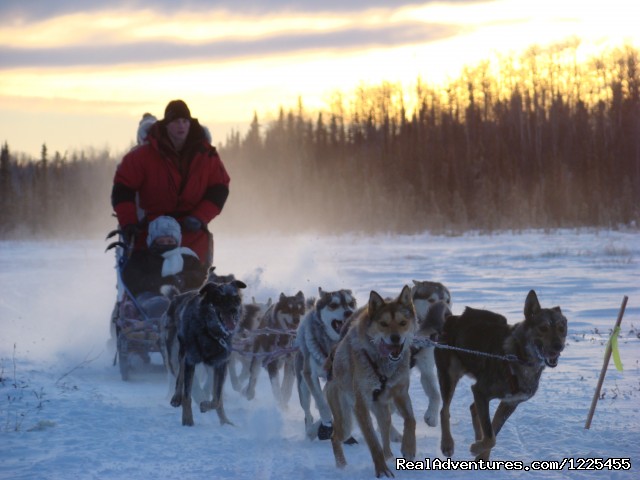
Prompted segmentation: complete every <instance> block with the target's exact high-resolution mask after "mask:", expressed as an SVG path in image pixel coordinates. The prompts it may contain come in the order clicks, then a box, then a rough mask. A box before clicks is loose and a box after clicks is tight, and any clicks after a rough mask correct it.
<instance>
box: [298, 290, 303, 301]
mask: <svg viewBox="0 0 640 480" xmlns="http://www.w3.org/2000/svg"><path fill="white" fill-rule="evenodd" d="M296 298H297V299H299V300H302V301H303V302H304V293H302V290H298V293H296Z"/></svg>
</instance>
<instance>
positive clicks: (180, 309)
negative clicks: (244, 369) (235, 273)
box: [161, 280, 247, 426]
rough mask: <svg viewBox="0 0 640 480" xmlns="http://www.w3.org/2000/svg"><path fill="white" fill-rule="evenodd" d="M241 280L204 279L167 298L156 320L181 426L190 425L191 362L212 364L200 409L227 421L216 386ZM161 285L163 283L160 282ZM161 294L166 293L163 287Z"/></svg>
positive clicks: (228, 346)
mask: <svg viewBox="0 0 640 480" xmlns="http://www.w3.org/2000/svg"><path fill="white" fill-rule="evenodd" d="M246 287H247V286H246V285H245V283H244V282H241V281H240V280H233V281H231V282H229V283H213V282H207V283H204V284H203V286H202V287H201V288H200V290H193V291H190V292H186V293H183V294H180V295H177V296H175V297H173V298H172V300H171V303H170V305H169V308H168V309H167V311H166V313H165V314H164V317H163V321H162V331H161V342H162V343H163V346H162V349H163V357H164V359H165V364H166V366H167V369H168V370H169V371H170V372H171V373H172V374H173V375H174V376H175V377H176V388H175V393H174V394H173V397H172V398H171V405H172V406H173V407H180V406H182V425H188V426H191V425H193V413H192V410H191V389H192V385H193V379H194V372H195V367H196V365H198V364H200V363H204V364H205V365H208V366H210V367H212V368H213V389H212V400H211V401H208V400H205V401H202V402H201V403H200V411H201V412H202V413H204V412H207V411H209V410H216V412H217V413H218V418H219V420H220V423H221V424H225V423H229V424H230V423H231V422H230V421H229V419H228V418H227V416H226V414H225V412H224V405H223V399H222V389H223V386H224V381H225V378H226V374H227V363H228V361H229V356H230V354H231V347H232V340H233V338H232V337H233V333H234V331H235V329H236V326H237V323H238V321H239V319H240V316H241V313H242V294H241V291H240V289H243V288H246ZM163 289H164V287H163ZM163 293H165V295H168V296H171V292H169V291H167V290H163Z"/></svg>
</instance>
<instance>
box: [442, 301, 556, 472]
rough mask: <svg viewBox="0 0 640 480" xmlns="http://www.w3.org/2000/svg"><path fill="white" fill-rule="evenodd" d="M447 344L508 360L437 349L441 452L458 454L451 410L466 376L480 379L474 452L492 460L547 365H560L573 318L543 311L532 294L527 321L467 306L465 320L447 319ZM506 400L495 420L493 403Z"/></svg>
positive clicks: (474, 406)
mask: <svg viewBox="0 0 640 480" xmlns="http://www.w3.org/2000/svg"><path fill="white" fill-rule="evenodd" d="M443 335H444V343H446V344H447V345H450V346H452V347H457V348H464V349H468V350H474V351H478V352H485V353H488V354H491V355H496V356H501V357H507V358H508V360H505V359H499V358H493V357H487V356H482V355H478V354H472V353H466V352H461V351H456V350H450V349H445V348H436V350H435V360H436V366H437V368H438V381H439V383H440V393H441V395H442V403H443V405H442V410H441V411H440V422H441V428H442V437H441V444H440V448H441V449H442V453H443V454H444V455H446V456H447V457H451V456H452V455H453V450H454V441H453V437H452V436H451V427H450V424H449V406H450V404H451V399H452V398H453V394H454V392H455V388H456V384H457V383H458V381H459V380H460V378H462V377H463V376H464V375H469V376H471V377H473V378H475V380H476V383H475V384H474V385H472V387H471V391H472V392H473V403H472V404H471V407H470V409H471V418H472V421H473V429H474V431H475V442H474V443H473V444H472V445H471V453H472V454H474V455H475V456H476V460H485V461H486V460H489V455H490V454H491V449H492V448H493V447H494V445H495V444H496V436H497V435H498V432H500V429H501V428H502V426H503V425H504V423H505V422H506V421H507V419H508V418H509V416H510V415H511V414H512V413H513V412H514V411H515V410H516V408H517V406H518V405H519V404H520V403H522V402H524V401H526V400H529V399H530V398H531V397H533V396H534V395H535V393H536V391H537V390H538V384H539V382H540V376H541V375H542V371H543V370H544V368H545V367H546V366H548V367H551V368H554V367H556V366H557V365H558V358H559V357H560V352H562V350H563V349H564V345H565V340H566V336H567V319H566V318H565V317H564V315H563V314H562V312H561V311H560V307H553V308H541V307H540V303H539V302H538V297H537V296H536V292H535V291H533V290H531V291H530V292H529V294H528V295H527V299H526V300H525V304H524V321H522V322H520V323H516V324H515V325H508V324H507V320H506V319H505V318H504V317H503V316H502V315H498V314H497V313H493V312H489V311H486V310H475V309H472V308H468V307H467V308H466V309H465V311H464V313H463V314H462V315H460V316H450V317H448V318H447V320H446V321H445V324H444V329H443ZM496 398H497V399H500V404H499V405H498V407H497V409H496V411H495V414H494V416H493V420H492V419H491V417H490V414H489V402H490V401H491V400H493V399H496Z"/></svg>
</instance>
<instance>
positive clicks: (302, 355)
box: [294, 288, 356, 440]
mask: <svg viewBox="0 0 640 480" xmlns="http://www.w3.org/2000/svg"><path fill="white" fill-rule="evenodd" d="M318 293H319V296H318V299H317V300H316V302H315V304H314V305H313V307H312V308H311V309H310V310H309V311H308V312H307V314H306V315H305V316H304V318H303V319H302V321H301V322H300V325H299V326H298V333H297V335H296V341H295V345H296V346H297V347H298V351H297V352H296V356H295V362H294V369H295V373H296V380H297V385H298V396H299V398H300V405H301V406H302V409H303V410H304V424H305V431H306V433H307V436H308V437H309V438H314V437H316V436H317V437H318V438H319V439H320V440H328V439H329V438H331V432H332V423H331V410H330V409H329V405H328V404H327V400H326V397H325V395H324V392H323V390H322V387H321V385H320V381H321V379H324V380H326V378H327V372H326V370H325V369H324V366H325V363H326V361H327V358H328V357H329V354H330V353H331V351H332V350H333V348H334V347H335V345H336V344H337V343H338V340H340V331H341V329H342V326H343V324H344V322H345V320H347V319H348V318H349V317H350V316H351V314H352V313H353V312H354V310H355V309H356V300H355V298H354V297H353V293H352V292H351V290H337V291H334V292H326V291H324V290H322V288H318ZM311 397H313V399H314V401H315V404H316V407H317V408H318V411H319V412H320V421H318V422H315V423H314V421H313V415H312V414H311Z"/></svg>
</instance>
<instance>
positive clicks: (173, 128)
mask: <svg viewBox="0 0 640 480" xmlns="http://www.w3.org/2000/svg"><path fill="white" fill-rule="evenodd" d="M190 126H191V121H190V120H189V119H188V118H176V119H175V120H173V121H171V122H169V123H168V124H167V133H168V134H169V138H170V139H171V141H172V142H173V144H174V145H175V146H176V147H180V146H182V144H184V141H185V140H186V139H187V135H189V127H190Z"/></svg>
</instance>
